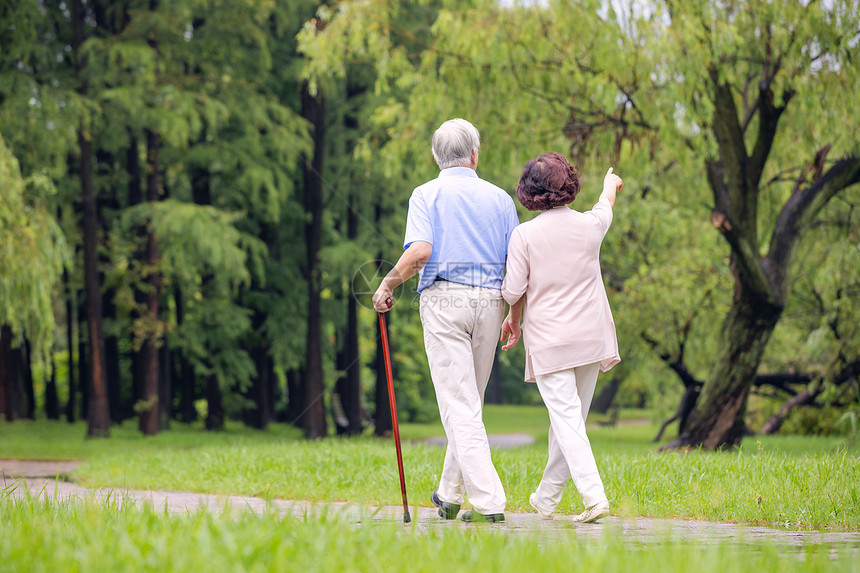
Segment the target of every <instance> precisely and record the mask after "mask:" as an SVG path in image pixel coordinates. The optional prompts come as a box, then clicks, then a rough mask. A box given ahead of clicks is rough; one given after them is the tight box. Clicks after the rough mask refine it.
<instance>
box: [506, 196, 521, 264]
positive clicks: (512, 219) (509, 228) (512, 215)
mask: <svg viewBox="0 0 860 573" xmlns="http://www.w3.org/2000/svg"><path fill="white" fill-rule="evenodd" d="M505 216H506V219H505V252H506V253H507V249H509V248H510V246H509V245H510V244H511V236H512V235H513V234H514V229H516V228H517V226H518V225H519V224H520V220H519V218H518V217H517V208H516V207H515V206H514V202H513V201H512V200H508V209H507V212H506V213H505Z"/></svg>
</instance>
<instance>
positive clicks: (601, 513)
mask: <svg viewBox="0 0 860 573" xmlns="http://www.w3.org/2000/svg"><path fill="white" fill-rule="evenodd" d="M607 515H609V502H608V501H601V502H599V503H595V504H594V505H592V506H591V507H587V508H586V509H585V511H583V512H582V513H580V514H579V515H575V516H573V520H572V521H573V522H574V523H594V522H595V521H597V520H598V519H600V518H601V517H606V516H607Z"/></svg>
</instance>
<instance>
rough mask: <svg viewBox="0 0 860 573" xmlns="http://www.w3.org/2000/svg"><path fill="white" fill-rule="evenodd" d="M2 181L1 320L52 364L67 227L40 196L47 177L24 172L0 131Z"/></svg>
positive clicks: (45, 189)
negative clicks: (28, 176) (56, 297)
mask: <svg viewBox="0 0 860 573" xmlns="http://www.w3.org/2000/svg"><path fill="white" fill-rule="evenodd" d="M0 181H2V184H0V326H8V327H9V328H10V329H11V332H12V336H13V341H12V342H13V343H14V344H16V345H17V344H18V343H20V342H21V341H22V339H23V338H27V339H28V340H30V341H31V342H32V344H33V348H34V350H35V352H36V355H37V356H38V359H39V360H40V361H42V362H43V363H45V364H49V363H50V360H49V358H48V357H49V356H50V352H51V349H52V347H53V343H54V327H55V324H54V311H53V297H54V288H55V286H56V285H57V283H58V282H59V280H60V276H61V274H62V271H63V267H64V265H65V263H66V262H67V261H68V257H69V255H68V252H67V247H66V242H65V238H64V237H63V233H62V231H61V230H60V228H59V227H58V225H57V223H56V221H55V220H54V218H53V217H52V216H51V215H50V213H49V212H48V211H47V210H46V208H45V202H44V199H42V198H40V197H39V195H44V194H45V193H48V192H50V191H51V190H52V188H51V185H50V181H47V180H46V179H44V178H38V177H34V178H31V179H30V180H29V181H25V180H24V179H23V178H22V177H21V172H20V169H19V167H18V160H17V159H16V158H15V156H14V155H12V153H11V151H10V150H9V148H8V147H7V146H6V142H5V141H4V140H3V137H2V136H0ZM28 187H29V189H28ZM34 191H35V192H34Z"/></svg>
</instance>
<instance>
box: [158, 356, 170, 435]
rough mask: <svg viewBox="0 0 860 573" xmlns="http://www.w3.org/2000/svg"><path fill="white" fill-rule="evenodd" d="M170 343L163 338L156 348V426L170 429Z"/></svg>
mask: <svg viewBox="0 0 860 573" xmlns="http://www.w3.org/2000/svg"><path fill="white" fill-rule="evenodd" d="M171 354H172V353H171V352H170V344H169V343H168V341H167V340H166V339H165V340H164V341H163V342H162V345H161V346H160V347H159V349H158V365H159V371H158V406H159V407H158V427H159V428H160V429H162V430H169V429H170V418H171V417H173V400H172V397H173V376H172V365H173V360H172V359H171Z"/></svg>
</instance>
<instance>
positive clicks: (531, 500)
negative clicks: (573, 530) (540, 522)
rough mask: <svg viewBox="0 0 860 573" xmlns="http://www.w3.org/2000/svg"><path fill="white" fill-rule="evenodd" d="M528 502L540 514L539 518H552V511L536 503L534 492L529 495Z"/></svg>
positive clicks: (553, 513)
mask: <svg viewBox="0 0 860 573" xmlns="http://www.w3.org/2000/svg"><path fill="white" fill-rule="evenodd" d="M529 503H530V504H531V506H532V507H533V508H535V511H537V512H538V515H540V518H541V519H552V518H553V516H554V515H555V512H554V511H549V510H547V509H544V508H542V507H541V506H539V505H538V504H537V494H536V493H533V494H531V495H530V496H529Z"/></svg>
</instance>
